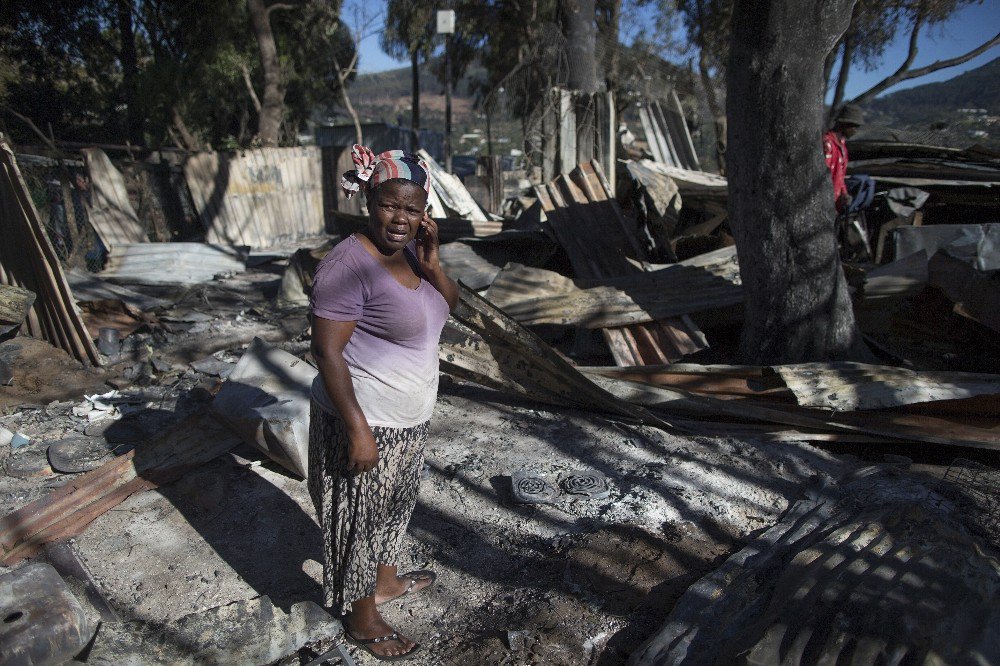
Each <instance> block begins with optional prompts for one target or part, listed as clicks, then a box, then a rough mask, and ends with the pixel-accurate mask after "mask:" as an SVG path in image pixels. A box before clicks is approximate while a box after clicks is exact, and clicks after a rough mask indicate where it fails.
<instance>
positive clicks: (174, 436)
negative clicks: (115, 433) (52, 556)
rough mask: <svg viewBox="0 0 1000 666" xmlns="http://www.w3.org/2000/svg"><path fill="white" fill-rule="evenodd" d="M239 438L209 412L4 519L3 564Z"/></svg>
mask: <svg viewBox="0 0 1000 666" xmlns="http://www.w3.org/2000/svg"><path fill="white" fill-rule="evenodd" d="M238 441H239V440H238V439H237V437H236V436H235V435H233V434H231V433H230V432H229V431H228V430H227V429H226V428H225V427H224V426H222V425H221V424H220V423H218V421H216V420H215V418H214V417H213V416H212V415H211V414H209V413H208V412H207V411H201V412H199V413H198V414H196V415H195V416H192V417H191V418H190V419H187V420H185V421H182V422H180V423H178V424H177V425H175V426H174V427H173V428H172V429H170V430H169V431H167V432H166V433H165V434H164V435H163V436H162V437H160V438H159V439H157V440H155V441H152V442H149V443H147V444H145V445H143V446H141V447H139V448H137V449H134V450H132V451H130V452H129V453H127V454H125V455H123V456H121V457H119V458H115V459H114V460H111V461H110V462H108V463H106V464H104V465H102V466H101V467H98V468H97V469H95V470H93V471H92V472H87V473H86V474H83V475H81V476H80V477H78V478H75V479H73V480H71V481H70V482H68V483H67V484H66V485H64V486H61V487H59V488H57V489H56V490H54V491H52V492H51V493H49V494H48V495H46V496H45V497H43V498H41V499H39V500H37V501H35V502H32V503H30V504H28V505H26V506H23V507H21V508H20V509H17V510H16V511H14V512H12V513H10V514H8V515H7V516H5V517H3V518H0V564H3V565H5V566H9V565H11V564H13V563H15V562H19V561H21V560H23V559H25V558H27V557H31V556H32V555H34V554H35V553H37V552H38V550H39V549H40V548H41V547H42V546H44V545H45V544H46V543H50V542H53V541H61V540H63V539H68V538H70V537H73V536H76V535H77V534H80V533H81V532H82V531H83V530H84V529H86V527H87V526H88V525H90V523H92V522H93V521H94V520H96V519H97V518H98V517H100V516H101V515H102V514H104V513H105V512H106V511H108V510H109V509H112V508H114V507H116V506H118V505H119V504H121V503H122V502H124V501H125V500H126V499H128V498H129V497H130V496H132V495H133V494H135V493H137V492H140V491H143V490H149V489H151V488H156V487H157V486H161V485H164V484H166V483H170V482H171V481H175V480H176V479H178V478H180V477H181V476H183V475H184V474H185V473H187V472H188V471H190V470H192V469H194V468H197V467H199V466H200V465H203V464H204V463H206V462H208V461H209V460H212V459H213V458H215V457H216V456H218V455H220V454H222V453H225V452H226V451H228V450H229V449H230V448H232V447H233V446H235V445H236V444H237V442H238Z"/></svg>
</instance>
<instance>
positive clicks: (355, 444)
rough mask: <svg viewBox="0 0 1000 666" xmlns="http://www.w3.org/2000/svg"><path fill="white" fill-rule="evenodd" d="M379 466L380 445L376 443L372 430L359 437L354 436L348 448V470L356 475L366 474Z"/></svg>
mask: <svg viewBox="0 0 1000 666" xmlns="http://www.w3.org/2000/svg"><path fill="white" fill-rule="evenodd" d="M377 464H378V444H376V443H375V437H374V436H372V432H371V430H370V429H369V430H368V432H367V433H361V434H360V435H357V436H353V435H352V436H351V437H350V444H348V446H347V469H348V470H349V471H351V472H354V473H356V474H364V473H365V472H367V471H370V470H372V469H374V468H375V465H377Z"/></svg>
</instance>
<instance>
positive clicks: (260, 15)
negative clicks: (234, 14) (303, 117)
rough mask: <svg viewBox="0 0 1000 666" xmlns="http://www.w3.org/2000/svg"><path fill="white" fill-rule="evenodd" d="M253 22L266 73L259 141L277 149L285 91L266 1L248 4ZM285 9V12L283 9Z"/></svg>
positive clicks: (283, 112)
mask: <svg viewBox="0 0 1000 666" xmlns="http://www.w3.org/2000/svg"><path fill="white" fill-rule="evenodd" d="M247 7H248V8H249V10H250V22H251V23H252V24H253V32H254V36H255V37H256V38H257V50H258V52H259V53H260V66H261V69H262V70H263V72H264V94H263V95H262V96H261V101H260V114H259V117H258V120H257V139H258V140H259V141H260V143H261V145H264V146H276V145H278V133H279V130H280V129H281V121H282V120H284V116H285V87H284V85H283V83H282V81H281V64H280V63H279V62H278V47H277V46H276V45H275V43H274V33H273V32H272V31H271V11H272V10H273V9H274V8H275V7H271V8H268V7H266V6H265V5H264V0H247ZM282 8H284V7H283V6H282Z"/></svg>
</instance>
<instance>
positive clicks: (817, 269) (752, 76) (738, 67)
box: [726, 0, 867, 365]
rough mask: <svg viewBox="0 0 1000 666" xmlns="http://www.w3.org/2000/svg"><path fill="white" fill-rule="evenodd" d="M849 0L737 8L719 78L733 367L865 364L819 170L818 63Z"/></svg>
mask: <svg viewBox="0 0 1000 666" xmlns="http://www.w3.org/2000/svg"><path fill="white" fill-rule="evenodd" d="M853 2H854V0H809V1H808V2H806V0H737V2H736V5H735V10H734V14H733V20H732V38H731V46H730V56H729V67H728V72H727V82H728V85H727V95H726V98H727V99H726V102H727V104H726V107H727V112H728V119H729V142H728V143H729V150H728V155H727V156H728V161H729V219H730V220H732V227H733V232H734V235H735V238H736V248H737V251H738V254H739V258H740V274H741V276H742V280H743V291H744V294H745V297H746V319H745V322H744V327H743V336H742V340H741V345H740V353H741V356H742V357H743V361H744V362H747V363H752V364H761V365H770V364H777V363H797V362H806V361H827V360H837V359H857V358H866V357H867V349H866V348H865V346H864V343H863V342H862V341H861V337H860V333H859V332H858V329H857V327H856V325H855V322H854V313H853V310H852V309H851V299H850V297H849V295H848V293H847V281H846V279H845V278H844V271H843V267H842V266H841V263H840V257H839V254H838V250H837V234H836V228H835V213H834V206H833V186H832V184H831V182H830V173H829V171H827V169H826V166H825V164H824V162H823V151H822V147H821V146H822V144H821V138H822V133H823V127H824V113H823V90H824V87H825V86H824V83H823V64H824V63H823V61H824V58H825V57H826V55H827V53H828V52H829V50H830V49H831V48H832V47H833V45H834V44H835V43H836V41H837V39H838V38H839V37H840V35H841V34H843V32H844V30H845V29H846V28H847V25H848V22H849V21H850V18H851V7H852V5H853Z"/></svg>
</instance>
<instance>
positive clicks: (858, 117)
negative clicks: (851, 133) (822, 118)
mask: <svg viewBox="0 0 1000 666" xmlns="http://www.w3.org/2000/svg"><path fill="white" fill-rule="evenodd" d="M837 122H838V123H840V124H841V125H854V126H855V127H857V126H860V125H864V124H865V113H864V111H862V110H861V107H860V106H858V105H857V104H845V105H844V107H843V108H842V109H841V110H840V113H838V114H837Z"/></svg>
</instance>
